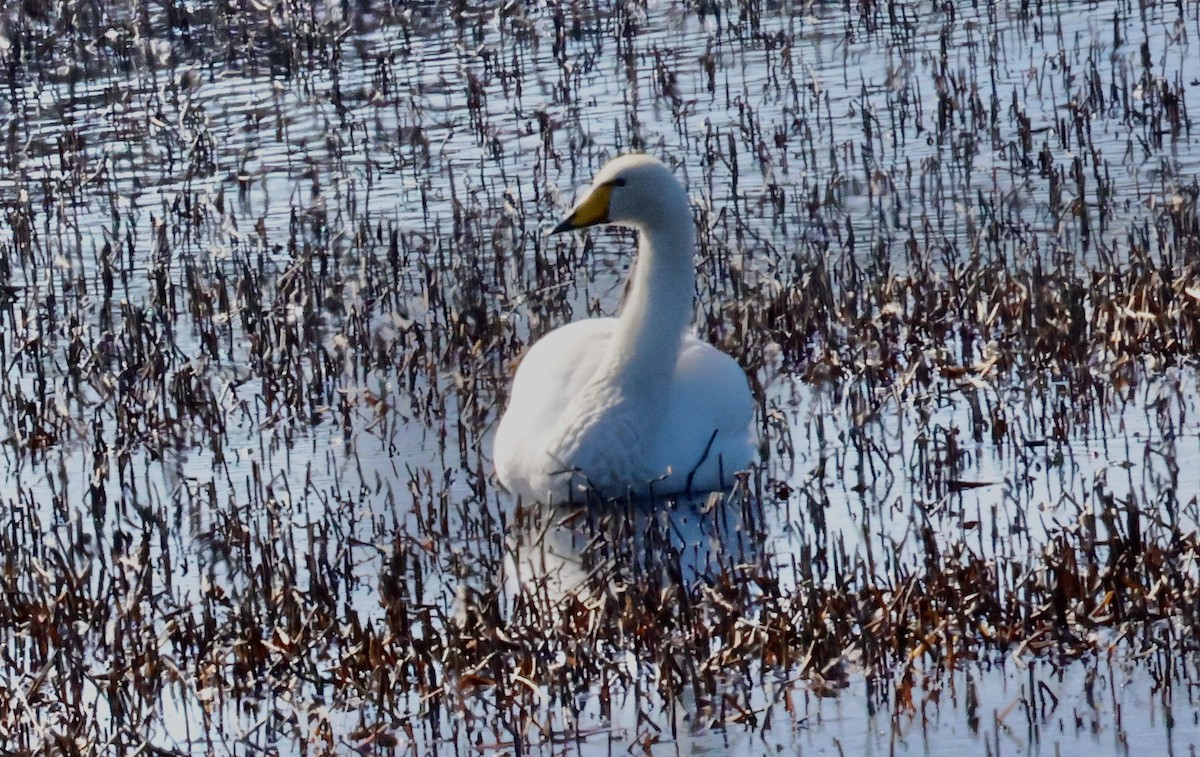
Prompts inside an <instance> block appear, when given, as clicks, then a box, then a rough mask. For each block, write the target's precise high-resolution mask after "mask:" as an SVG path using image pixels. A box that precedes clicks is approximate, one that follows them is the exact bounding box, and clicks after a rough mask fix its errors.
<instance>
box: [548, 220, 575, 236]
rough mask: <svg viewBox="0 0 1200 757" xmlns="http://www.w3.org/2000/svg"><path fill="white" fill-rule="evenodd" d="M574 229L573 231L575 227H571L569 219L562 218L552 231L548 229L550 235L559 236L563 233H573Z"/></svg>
mask: <svg viewBox="0 0 1200 757" xmlns="http://www.w3.org/2000/svg"><path fill="white" fill-rule="evenodd" d="M574 229H575V227H574V226H573V225H571V219H570V218H564V219H563V220H562V221H560V222H559V224H558V225H557V226H555V227H554V228H553V229H550V233H551V234H561V233H563V232H564V231H573V230H574Z"/></svg>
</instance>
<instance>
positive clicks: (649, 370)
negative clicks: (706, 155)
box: [605, 206, 696, 406]
mask: <svg viewBox="0 0 1200 757" xmlns="http://www.w3.org/2000/svg"><path fill="white" fill-rule="evenodd" d="M685 207H686V206H685ZM664 221H665V222H664V223H659V224H655V226H654V227H653V228H646V227H643V228H641V229H640V230H639V239H638V259H637V265H636V267H635V269H634V273H633V279H632V281H631V286H630V289H629V294H628V297H627V298H626V300H625V307H624V310H623V311H622V313H621V317H620V318H619V319H618V321H617V327H616V331H615V332H614V334H613V341H612V343H611V345H610V346H609V351H608V355H607V357H606V360H605V368H606V369H607V371H606V372H607V373H608V374H609V376H608V377H609V380H615V381H618V382H620V383H621V384H622V385H623V387H624V388H626V389H628V390H633V391H636V392H637V393H638V394H639V395H640V396H641V397H644V398H645V399H646V400H648V401H649V402H650V403H651V404H653V405H655V406H657V405H659V404H661V400H662V398H663V395H665V393H666V392H667V390H668V387H669V385H670V382H671V379H672V376H673V375H674V372H675V363H676V360H677V359H678V356H679V342H680V340H681V339H682V338H683V334H684V332H685V331H686V330H687V327H688V324H689V322H690V321H691V315H692V292H693V289H694V287H695V278H696V273H695V270H694V268H693V267H692V253H693V250H694V246H695V239H696V232H695V229H694V227H693V226H692V217H691V213H690V212H689V211H687V210H682V211H681V212H679V213H677V214H674V217H672V218H670V219H664Z"/></svg>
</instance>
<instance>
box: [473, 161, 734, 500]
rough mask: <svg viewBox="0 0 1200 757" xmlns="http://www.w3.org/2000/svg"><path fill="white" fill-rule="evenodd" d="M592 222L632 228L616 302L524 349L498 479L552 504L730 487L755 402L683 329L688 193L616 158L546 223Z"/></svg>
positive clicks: (689, 248) (714, 353)
mask: <svg viewBox="0 0 1200 757" xmlns="http://www.w3.org/2000/svg"><path fill="white" fill-rule="evenodd" d="M596 223H618V224H622V225H626V226H632V227H634V228H636V229H638V231H639V232H640V234H639V244H638V255H639V257H638V264H637V266H636V268H635V271H634V275H633V280H632V283H631V287H630V290H629V295H628V298H627V300H626V303H625V308H624V311H623V312H622V314H621V316H620V317H619V318H597V319H592V320H587V321H580V322H577V323H571V324H568V325H566V326H563V327H561V328H558V329H555V330H554V331H552V332H550V333H549V334H547V335H546V336H545V337H543V338H542V339H541V340H540V341H538V342H537V343H536V344H535V345H534V346H533V347H532V348H531V349H530V350H529V352H528V354H526V355H525V357H524V359H523V360H522V362H521V365H520V367H519V369H518V370H517V375H516V378H515V379H514V381H513V387H512V396H511V398H510V400H509V405H508V409H507V410H506V411H505V413H504V417H503V418H502V419H501V420H500V427H499V428H498V429H497V431H496V440H495V464H496V474H497V476H498V477H499V479H500V482H501V483H502V484H503V485H504V486H505V488H507V489H508V490H509V491H511V492H513V493H514V494H516V495H518V496H519V497H522V498H524V499H526V500H527V501H538V502H551V503H558V502H566V501H575V502H585V501H587V500H588V499H589V497H591V496H597V495H598V496H600V497H604V498H613V497H620V496H625V495H630V496H638V497H641V496H646V495H650V494H656V495H659V494H661V495H666V494H676V493H680V492H685V491H692V492H703V491H710V490H713V489H720V488H724V487H727V486H729V485H730V484H731V483H732V482H733V474H734V473H735V472H737V471H739V470H742V469H744V468H745V467H746V466H748V465H749V464H750V463H751V461H752V460H753V458H754V448H755V444H754V437H753V434H752V433H751V430H750V424H751V420H752V418H753V413H754V401H753V398H752V397H751V394H750V387H749V384H748V383H747V381H746V374H745V372H744V371H743V370H742V369H741V367H740V366H739V365H738V364H737V362H736V361H735V360H734V359H733V358H731V357H729V356H728V355H726V354H724V353H722V352H720V351H719V350H717V349H715V348H714V347H713V346H712V345H709V344H706V343H705V342H702V341H700V340H699V339H697V338H696V337H695V336H693V335H691V334H688V333H686V332H687V328H688V325H689V323H690V321H691V316H692V296H693V289H694V286H695V271H694V269H693V266H692V254H693V248H694V243H695V231H694V229H693V225H692V216H691V210H690V208H689V206H688V202H687V195H686V194H685V193H684V191H683V188H682V187H681V186H680V185H679V183H678V182H677V181H676V180H675V178H674V177H673V176H672V175H671V173H670V171H668V170H667V168H666V167H665V166H663V165H662V164H661V163H659V162H658V161H657V160H655V159H653V158H650V157H648V156H645V155H626V156H624V157H621V158H617V159H616V160H613V161H611V162H610V163H609V164H608V165H606V166H605V167H604V168H603V169H602V170H601V172H600V173H599V174H598V175H597V177H596V180H595V182H594V183H593V185H592V190H591V192H590V193H589V194H588V195H587V197H586V198H585V199H584V200H583V201H582V202H580V204H579V205H577V206H576V209H575V211H574V212H573V213H572V214H571V215H570V216H569V217H568V218H567V220H566V221H564V222H563V223H562V224H559V227H558V228H556V229H555V230H556V231H563V230H567V229H572V228H582V227H584V226H590V225H593V224H596Z"/></svg>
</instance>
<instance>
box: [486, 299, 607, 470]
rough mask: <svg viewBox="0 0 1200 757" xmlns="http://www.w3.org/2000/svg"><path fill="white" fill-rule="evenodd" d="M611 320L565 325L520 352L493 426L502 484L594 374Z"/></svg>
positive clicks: (596, 319) (605, 345)
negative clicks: (503, 405) (496, 424)
mask: <svg viewBox="0 0 1200 757" xmlns="http://www.w3.org/2000/svg"><path fill="white" fill-rule="evenodd" d="M615 323H616V319H613V318H590V319H588V320H585V321H576V322H574V323H568V324H567V325H565V326H560V327H559V328H557V329H555V330H553V331H551V332H550V333H549V334H546V335H545V336H544V337H542V338H541V339H539V340H538V341H537V342H536V343H535V344H534V345H533V347H531V348H530V349H529V351H528V352H527V353H525V357H524V358H522V359H521V364H520V365H519V366H518V367H517V375H516V376H515V377H514V378H513V385H512V394H511V395H510V396H509V399H508V408H507V409H506V410H505V411H504V417H503V418H501V419H500V426H499V428H497V429H496V441H495V454H494V458H495V464H496V473H497V475H498V476H499V478H500V481H501V482H502V483H504V484H505V486H509V482H510V481H512V480H513V479H514V477H515V476H517V475H520V473H519V471H518V468H519V466H520V465H521V463H522V461H528V460H530V459H532V458H533V456H532V455H531V453H532V452H533V450H530V449H529V444H530V442H531V441H533V440H538V439H541V440H543V441H544V439H545V435H546V433H547V432H548V431H549V430H550V429H551V428H553V427H554V425H555V423H557V421H558V419H559V418H560V417H561V416H562V413H563V410H564V409H565V408H566V406H567V403H568V402H569V401H570V399H571V397H572V396H574V395H575V394H576V393H577V392H578V391H579V389H580V387H582V386H583V385H584V383H585V382H587V380H588V379H589V378H591V377H592V375H593V374H594V373H595V372H596V369H597V367H599V364H600V360H601V359H602V358H603V357H604V352H605V350H606V349H607V348H608V342H609V339H610V338H611V337H612V332H613V325H614V324H615ZM537 459H538V460H540V456H538V457H537ZM509 488H510V489H511V486H509Z"/></svg>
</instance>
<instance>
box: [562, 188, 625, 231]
mask: <svg viewBox="0 0 1200 757" xmlns="http://www.w3.org/2000/svg"><path fill="white" fill-rule="evenodd" d="M612 191H613V185H612V184H611V183H608V184H601V185H600V186H598V187H593V188H592V191H590V192H588V193H587V196H586V197H584V198H583V199H582V200H580V201H579V204H578V205H576V206H575V209H574V210H572V211H571V214H570V215H569V216H567V217H566V218H564V219H563V221H562V223H560V224H559V225H557V226H555V227H554V228H553V229H552V230H551V231H550V233H551V234H558V233H559V232H563V231H571V230H572V229H582V228H586V227H588V226H595V225H596V224H598V223H604V222H605V221H607V220H608V203H609V200H611V199H612Z"/></svg>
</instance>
